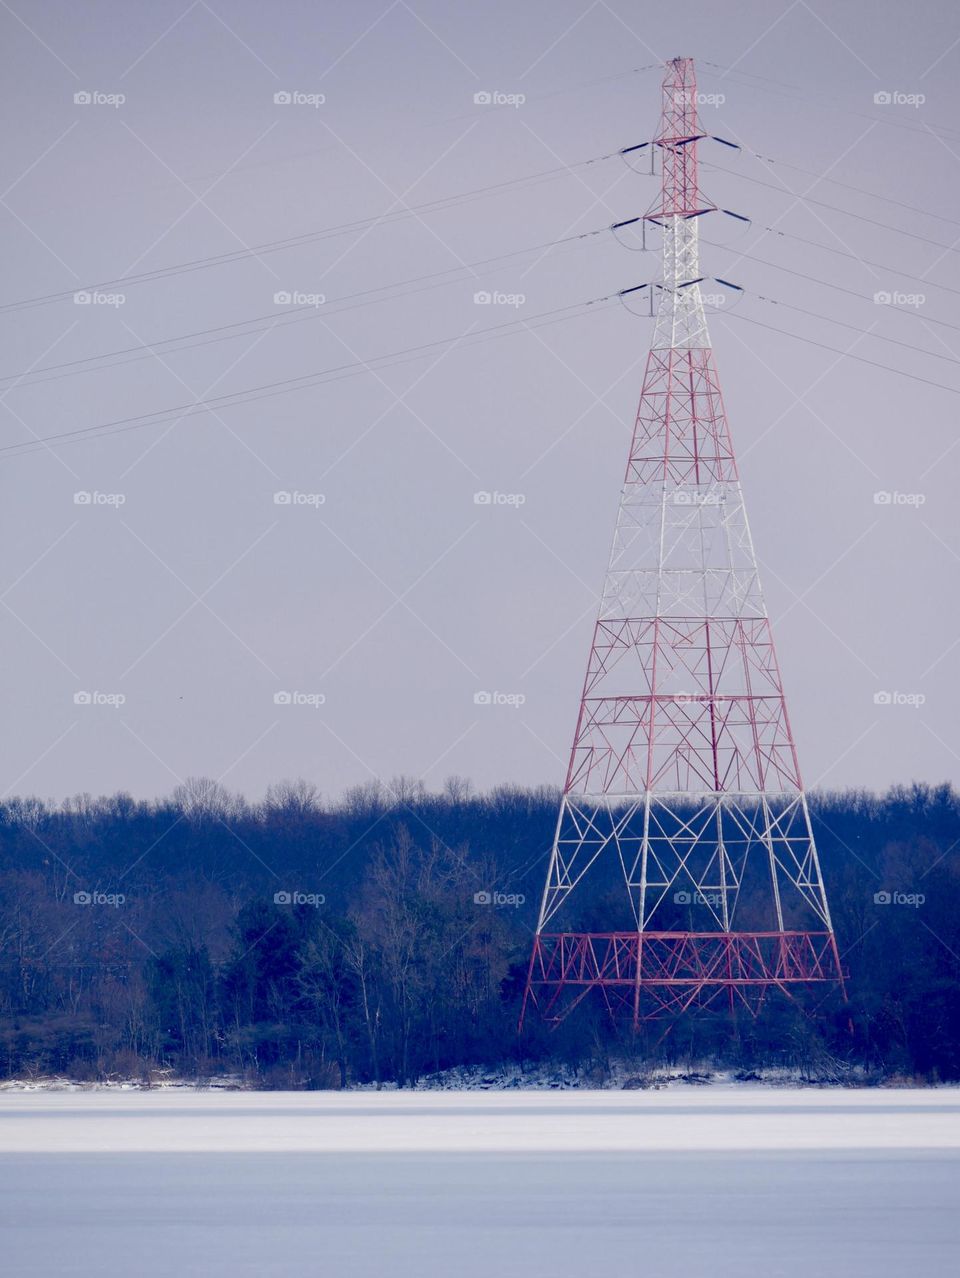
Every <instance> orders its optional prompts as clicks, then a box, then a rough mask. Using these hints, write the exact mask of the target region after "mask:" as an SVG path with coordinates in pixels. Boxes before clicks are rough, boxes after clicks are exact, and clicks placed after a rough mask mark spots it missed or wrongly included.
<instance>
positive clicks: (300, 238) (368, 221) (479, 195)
mask: <svg viewBox="0 0 960 1278" xmlns="http://www.w3.org/2000/svg"><path fill="white" fill-rule="evenodd" d="M616 154H617V152H615V151H613V152H610V153H609V154H607V155H597V156H593V157H591V158H590V159H587V160H577V161H575V162H574V163H572V164H562V165H558V166H557V167H556V168H552V169H543V170H541V171H540V172H539V173H530V174H527V175H526V176H524V177H519V178H509V179H508V180H506V181H504V182H493V183H491V184H489V185H487V186H479V187H474V188H473V189H472V190H469V191H462V192H460V193H459V194H458V195H446V196H443V197H441V198H439V199H436V200H428V201H427V202H426V203H424V204H415V205H412V206H410V207H409V208H403V209H397V210H395V211H387V212H385V213H380V214H377V215H376V216H375V217H366V218H359V219H357V220H356V221H354V222H343V223H340V224H339V225H337V226H331V227H325V228H323V229H322V230H318V231H307V232H305V233H304V234H302V235H292V236H287V237H286V238H285V239H280V240H270V241H268V242H266V243H264V244H254V245H252V246H251V247H249V248H245V249H235V250H233V251H232V252H230V253H218V254H214V255H212V256H210V257H200V258H194V259H193V260H192V261H188V262H178V263H175V264H174V265H172V266H163V267H158V268H157V269H156V270H154V271H144V272H141V273H140V274H138V275H121V276H118V277H117V278H115V279H109V280H100V281H98V282H97V283H95V284H85V285H82V286H80V287H78V288H71V289H64V290H62V291H61V292H58V293H44V294H41V295H40V296H38V297H27V298H22V299H20V300H19V301H16V302H6V303H2V304H0V314H6V313H9V312H13V311H20V310H29V309H32V308H33V307H37V306H48V305H50V304H51V303H53V302H64V301H70V300H72V299H73V298H74V297H75V296H76V295H77V294H78V293H92V292H98V291H101V290H105V289H116V288H120V287H121V286H122V287H127V288H129V287H130V286H132V285H135V284H144V283H150V282H151V281H153V280H157V279H166V278H167V277H168V276H172V275H186V274H190V273H192V272H193V271H200V270H206V269H208V268H209V267H212V266H221V265H228V264H230V263H232V262H237V261H244V260H247V259H249V258H252V257H264V256H266V255H267V254H268V253H278V252H281V251H282V250H284V249H288V248H295V247H299V246H300V245H303V244H312V243H315V242H317V241H318V240H326V239H334V238H336V237H337V236H341V235H352V234H358V233H359V232H361V231H363V230H366V229H368V228H369V229H372V228H373V227H376V226H381V225H392V224H393V223H394V222H397V221H403V220H404V219H406V218H410V217H419V216H421V215H422V214H424V213H438V212H443V211H444V209H447V208H456V207H458V206H459V205H461V204H467V203H471V202H472V201H474V200H479V199H484V198H485V197H486V196H488V195H490V194H493V193H496V192H499V191H502V190H505V189H506V188H508V187H512V186H519V185H521V184H522V183H530V184H531V185H536V184H539V183H540V182H545V181H553V180H555V179H556V178H557V177H559V176H562V175H563V174H567V173H571V172H573V170H575V169H580V168H585V167H587V166H588V165H591V164H599V163H601V162H602V161H603V160H610V159H612V158H613V157H614V156H615V155H616Z"/></svg>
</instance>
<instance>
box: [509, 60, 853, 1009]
mask: <svg viewBox="0 0 960 1278" xmlns="http://www.w3.org/2000/svg"><path fill="white" fill-rule="evenodd" d="M703 136H704V135H703V134H701V132H700V126H699V121H698V116H697V91H696V79H695V74H694V67H693V61H692V59H690V58H675V59H674V60H673V61H671V62H669V63H668V64H667V66H666V74H665V77H664V80H663V113H662V117H661V121H660V127H659V130H658V134H657V137H656V138H655V139H654V140H653V143H652V147H651V149H652V150H653V152H654V153H655V154H656V153H658V154H659V156H660V159H661V164H662V184H661V196H660V200H659V204H658V207H656V208H655V209H654V210H653V211H652V212H650V213H648V214H646V215H645V219H644V220H645V221H646V222H647V223H649V224H651V225H655V226H658V227H659V228H660V232H661V234H662V239H663V282H662V286H661V289H660V300H659V305H658V308H657V314H656V324H655V328H654V333H653V342H652V346H651V350H650V353H649V356H648V358H647V366H646V372H645V374H644V380H643V391H642V394H641V398H640V408H639V411H638V413H637V420H636V426H635V429H634V433H633V440H632V444H631V448H630V456H629V460H628V462H627V469H626V476H625V479H624V483H623V489H622V492H621V496H620V510H619V514H618V517H617V525H616V531H615V534H614V538H613V549H612V552H611V555H610V563H609V567H608V570H607V576H606V581H605V584H604V589H603V596H602V600H601V604H600V612H599V617H598V619H597V622H596V627H595V630H594V635H593V643H592V646H591V650H590V659H589V663H588V665H587V674H586V679H585V681H584V685H583V693H582V696H581V700H580V713H579V717H578V720H577V727H576V732H575V735H574V741H573V748H572V750H571V754H570V766H569V769H568V771H567V777H566V783H565V785H564V789H563V796H562V800H561V804H560V813H559V817H558V820H557V827H556V834H555V837H554V843H553V849H552V852H551V856H550V864H549V869H548V871H547V880H546V885H545V887H544V892H543V898H542V903H541V908H540V915H539V922H538V925H537V932H536V937H535V940H534V944H533V953H532V955H531V958H530V966H529V972H528V977H527V984H526V991H525V994H524V1000H523V1012H522V1014H521V1025H522V1024H523V1018H524V1017H525V1016H527V1015H529V1014H530V1013H531V1012H532V1010H533V1009H536V1010H537V1011H538V1012H539V1013H540V1014H541V1015H542V1016H543V1017H544V1018H546V1019H547V1020H550V1021H557V1020H560V1019H561V1018H562V1017H563V1016H565V1015H566V1014H568V1013H569V1012H570V1011H571V1010H572V1008H573V1007H575V1006H576V1005H577V1004H578V1003H579V1002H581V1000H582V999H584V998H585V997H586V996H587V995H588V994H589V993H590V991H591V990H596V991H599V992H600V994H601V995H602V997H603V999H604V1000H605V1002H606V1005H607V1008H608V1009H609V1010H610V1011H611V1012H612V1013H622V1012H624V1011H626V1012H628V1013H629V1014H630V1016H631V1017H632V1019H633V1023H634V1025H636V1024H638V1023H639V1022H640V1021H641V1020H645V1019H651V1018H654V1017H657V1016H665V1015H672V1014H677V1013H680V1012H682V1011H685V1010H686V1009H688V1008H692V1007H704V1006H709V1005H711V1004H718V1005H719V1006H721V1007H722V1006H724V1005H725V1004H729V1006H730V1007H735V1006H737V1005H738V1004H741V1003H742V1004H745V1005H746V1006H747V1007H748V1008H749V1009H750V1011H751V1012H754V1013H755V1012H756V1011H757V1010H758V1008H759V1006H760V1004H761V1003H762V1001H763V998H764V996H765V994H766V993H767V992H768V991H769V990H771V989H772V988H778V989H780V990H782V991H784V992H786V993H790V992H791V990H792V989H794V988H796V987H798V986H807V985H813V984H816V983H823V984H830V983H832V984H834V985H837V986H839V988H840V989H841V991H842V989H843V975H842V971H841V967H840V958H839V954H838V952H837V945H836V940H835V937H834V932H833V925H832V923H831V920H830V910H829V907H828V905H827V897H826V893H825V891H824V886H823V879H822V877H821V873H820V863H819V860H818V858H817V850H816V845H815V843H814V838H813V831H812V828H811V824H810V815H809V811H808V808H807V801H806V797H805V795H804V791H803V785H802V782H801V778H800V771H799V767H798V765H797V755H796V750H795V747H794V742H793V735H792V733H791V730H790V722H789V719H788V718H787V708H786V703H785V700H784V694H783V687H782V684H781V679H780V671H779V668H778V666H777V659H776V654H775V652H774V646H773V637H772V635H771V631H770V623H769V620H768V618H767V612H766V608H765V606H764V602H763V597H762V594H761V591H760V581H759V577H758V573H757V562H756V557H755V555H754V551H753V543H752V541H751V538H750V529H749V525H748V523H747V516H746V511H745V509H744V504H743V497H742V494H741V490H740V482H739V478H738V474H737V466H736V461H735V458H734V454H733V448H732V445H731V442H730V434H729V431H728V428H727V419H726V415H725V412H724V407H723V400H722V398H721V394H720V384H719V382H718V380H717V373H716V369H715V366H714V359H713V351H712V349H711V346H710V338H709V335H708V332H707V323H706V317H705V314H704V308H703V301H702V298H701V292H700V280H701V278H702V277H701V276H700V266H699V254H698V226H699V219H700V216H701V215H702V214H704V213H707V212H712V211H715V210H714V206H712V205H711V204H709V203H708V202H706V201H705V200H704V199H703V197H702V196H701V194H700V190H699V187H698V182H697V146H698V142H699V141H700V140H701V139H702V138H703ZM588 875H589V877H590V881H591V883H592V884H593V887H594V891H593V892H592V893H585V892H583V891H581V892H580V894H579V896H578V889H580V888H581V885H582V884H583V883H584V880H585V879H586V878H587V876H588ZM598 920H599V921H600V922H601V925H602V929H603V930H597V928H596V924H597V922H598Z"/></svg>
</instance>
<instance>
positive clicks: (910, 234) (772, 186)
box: [701, 163, 960, 253]
mask: <svg viewBox="0 0 960 1278" xmlns="http://www.w3.org/2000/svg"><path fill="white" fill-rule="evenodd" d="M701 167H702V168H706V169H713V170H715V171H716V172H718V173H729V174H731V175H732V176H733V177H736V178H740V179H741V180H742V181H744V182H752V183H753V184H754V186H765V187H767V189H768V190H771V191H777V192H779V194H780V195H789V196H793V197H794V198H796V199H797V200H799V201H800V202H801V203H803V204H815V205H816V206H817V208H821V209H829V210H830V212H831V213H842V214H843V215H844V216H845V217H852V218H856V219H857V220H858V221H860V222H867V223H868V224H869V225H870V226H878V227H880V228H881V229H882V230H884V231H893V232H894V233H895V234H896V235H905V236H906V237H907V239H911V240H919V241H920V242H921V243H922V244H931V245H933V247H934V248H938V249H943V250H944V252H946V253H960V248H957V247H955V246H954V245H953V244H944V243H943V242H942V241H941V240H932V239H930V237H929V236H927V235H918V234H917V233H916V232H915V231H905V230H904V229H903V228H902V227H900V226H891V225H890V223H889V222H881V221H879V220H878V219H877V218H873V217H867V216H866V215H865V214H863V213H853V212H851V211H850V209H844V208H841V207H840V206H839V205H838V204H828V203H827V202H826V201H825V200H815V199H813V197H812V196H809V195H798V194H797V193H796V192H795V191H791V190H790V189H789V187H784V186H777V184H776V183H775V182H764V181H763V180H762V178H755V177H748V176H747V175H746V174H745V173H737V172H736V171H735V170H734V169H727V168H724V166H723V165H722V164H707V163H703V164H701Z"/></svg>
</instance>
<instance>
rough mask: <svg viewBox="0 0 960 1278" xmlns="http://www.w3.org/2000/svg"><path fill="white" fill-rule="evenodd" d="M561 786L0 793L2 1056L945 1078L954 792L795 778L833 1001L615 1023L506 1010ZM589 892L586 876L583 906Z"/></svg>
mask: <svg viewBox="0 0 960 1278" xmlns="http://www.w3.org/2000/svg"><path fill="white" fill-rule="evenodd" d="M558 799H559V796H558V793H557V792H556V791H554V790H551V789H548V788H540V789H521V788H517V787H510V786H501V787H499V788H496V789H494V790H492V791H490V792H489V793H483V794H476V793H474V792H473V791H472V789H471V786H470V784H469V783H468V782H467V781H465V780H464V779H462V778H458V777H451V778H449V779H448V780H447V781H446V782H445V784H444V785H443V787H442V790H441V791H440V792H430V791H428V790H427V789H426V788H425V787H424V786H423V784H422V783H420V782H418V781H415V780H411V779H409V778H406V777H398V778H395V779H394V780H393V781H391V782H390V783H389V784H383V783H379V782H372V783H370V784H368V785H365V786H361V787H358V788H356V789H354V790H351V791H350V792H348V793H347V794H345V795H344V796H343V797H342V798H339V799H337V800H335V801H326V800H325V799H324V798H323V797H322V796H321V794H320V793H319V792H318V790H317V789H316V787H315V786H314V785H312V784H310V783H308V782H305V781H297V782H286V783H282V784H279V785H275V786H273V787H272V788H271V789H270V790H269V791H268V792H267V795H266V797H265V799H264V800H263V801H262V802H259V803H255V804H252V803H249V802H247V801H245V800H244V799H243V798H241V797H239V796H237V795H235V794H232V793H230V792H228V791H227V790H225V789H224V788H223V787H222V786H220V785H219V784H217V783H216V782H212V781H209V780H204V779H194V780H190V781H188V782H187V783H186V784H185V785H182V786H180V787H178V788H177V789H176V790H175V791H174V792H173V794H171V795H170V796H169V797H168V798H164V799H162V800H159V801H154V802H144V801H139V800H134V799H133V798H131V797H130V796H128V795H125V794H117V795H114V796H112V797H108V798H92V797H90V796H88V795H83V796H78V797H75V798H73V799H70V800H68V801H65V802H63V803H58V804H54V803H49V802H45V801H42V800H39V799H36V798H21V799H12V800H8V801H6V802H4V803H3V804H0V1077H6V1078H18V1079H26V1078H34V1079H41V1078H47V1077H51V1076H58V1077H67V1078H71V1079H75V1080H78V1081H93V1080H103V1079H110V1078H114V1079H140V1080H142V1081H144V1082H149V1081H151V1080H155V1079H157V1078H158V1077H161V1076H163V1077H170V1076H174V1077H182V1078H189V1079H196V1080H198V1081H200V1082H203V1081H210V1080H214V1079H217V1078H233V1079H239V1080H242V1081H243V1082H244V1083H246V1084H247V1085H249V1086H254V1087H265V1088H340V1087H347V1086H353V1085H357V1084H370V1085H398V1086H410V1085H413V1084H415V1083H416V1082H418V1080H422V1079H424V1078H426V1077H428V1076H430V1075H433V1074H436V1073H438V1072H439V1071H443V1070H446V1069H450V1068H451V1067H454V1066H468V1067H477V1068H479V1069H482V1070H491V1071H495V1070H496V1069H498V1068H500V1067H503V1066H505V1065H511V1066H517V1065H519V1066H520V1067H522V1068H527V1067H530V1068H533V1067H535V1066H537V1065H542V1064H543V1063H552V1064H556V1065H558V1066H562V1067H563V1068H565V1069H568V1070H573V1071H576V1072H577V1074H578V1075H579V1076H581V1077H583V1078H585V1079H590V1080H592V1081H594V1082H602V1081H603V1080H604V1078H605V1077H606V1076H607V1075H608V1073H609V1070H610V1065H611V1062H612V1061H615V1060H619V1061H623V1060H626V1061H628V1062H631V1063H632V1064H633V1066H634V1067H635V1069H636V1071H637V1073H638V1075H641V1076H642V1074H643V1072H644V1070H649V1069H652V1068H653V1067H655V1066H657V1065H658V1064H669V1063H679V1064H684V1063H686V1064H691V1063H694V1064H695V1063H702V1062H705V1061H706V1062H710V1063H713V1064H715V1065H716V1066H717V1067H723V1068H731V1069H734V1070H741V1071H745V1072H750V1071H752V1070H757V1069H761V1068H776V1067H783V1068H786V1069H792V1070H800V1071H802V1072H803V1075H804V1076H805V1077H809V1078H810V1079H811V1080H815V1081H816V1080H820V1081H843V1080H844V1079H847V1078H856V1079H857V1080H858V1081H868V1082H869V1081H873V1082H878V1083H880V1082H884V1081H889V1080H904V1079H909V1080H912V1081H913V1082H915V1083H925V1082H926V1083H933V1082H936V1081H939V1080H957V1079H960V911H958V909H957V900H958V887H960V882H958V876H960V852H958V845H960V796H958V795H957V794H956V793H955V792H954V791H953V790H952V789H951V788H950V786H948V785H939V786H928V785H920V784H914V785H910V786H902V787H894V788H892V789H891V790H889V791H888V792H887V793H886V794H883V795H876V794H872V793H868V792H862V791H856V792H854V791H846V792H835V793H819V794H815V795H813V796H811V812H812V817H813V822H814V830H815V834H816V837H817V842H818V847H819V850H820V857H821V862H822V866H823V874H824V879H825V883H826V887H827V892H828V895H829V898H830V903H831V908H832V913H833V918H834V925H835V928H836V931H837V936H838V942H839V947H840V951H841V955H842V960H843V964H844V966H845V968H846V969H847V970H848V972H849V982H848V1002H847V1003H846V1004H843V1003H841V1001H840V1000H839V997H836V998H833V999H832V1001H831V1000H828V1002H826V1003H822V1004H821V1005H820V1006H819V1007H817V1008H816V1010H815V1011H814V1010H812V1009H811V1008H809V1007H804V1006H803V1005H802V1002H798V1003H791V1002H789V1001H788V1000H785V999H781V998H776V999H774V1000H771V1001H769V1002H768V1003H767V1005H766V1006H765V1008H764V1010H763V1012H762V1013H761V1015H760V1016H759V1017H758V1018H757V1019H755V1020H754V1019H753V1018H751V1017H749V1016H739V1017H735V1018H731V1017H730V1016H729V1015H703V1014H700V1015H695V1014H689V1015H687V1016H686V1017H684V1018H681V1019H680V1020H679V1021H678V1022H677V1023H675V1024H673V1025H672V1026H670V1028H669V1032H667V1033H664V1027H663V1026H656V1027H649V1028H644V1029H643V1030H641V1031H640V1032H639V1033H634V1032H633V1031H632V1030H630V1029H629V1028H628V1027H626V1026H623V1025H620V1024H618V1023H611V1022H610V1020H609V1018H608V1017H607V1016H606V1014H605V1013H604V1012H603V1011H602V1009H600V1008H598V1007H596V1006H594V1005H592V1004H590V1005H584V1006H583V1007H582V1008H580V1009H579V1010H578V1012H577V1013H576V1014H575V1015H574V1016H572V1017H571V1018H570V1019H569V1020H567V1021H565V1022H564V1023H563V1024H562V1025H561V1026H560V1027H558V1028H556V1029H551V1028H549V1027H547V1026H544V1025H541V1024H538V1023H534V1024H532V1025H528V1027H527V1028H526V1029H525V1031H524V1034H523V1035H522V1037H519V1036H518V1034H517V1017H518V1010H519V1003H520V996H521V993H522V988H523V981H524V976H525V972H526V965H527V961H528V957H529V953H530V943H531V937H532V934H533V929H534V926H535V919H536V910H537V905H538V902H539V894H540V892H541V889H542V884H543V875H544V870H545V857H546V854H547V852H548V851H549V848H550V843H551V838H552V835H553V830H554V824H555V821H556V812H557V803H558ZM597 904H598V902H596V901H595V902H593V903H591V902H589V901H588V902H587V908H588V909H589V908H592V906H596V905H597Z"/></svg>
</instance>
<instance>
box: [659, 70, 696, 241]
mask: <svg viewBox="0 0 960 1278" xmlns="http://www.w3.org/2000/svg"><path fill="white" fill-rule="evenodd" d="M702 136H703V134H702V133H701V132H700V121H699V118H698V116H697V75H696V71H695V70H694V66H693V58H673V59H672V60H671V61H670V62H668V63H667V65H666V68H665V70H664V77H663V110H662V113H661V116H660V127H659V128H658V130H657V136H656V138H655V139H654V142H655V145H656V146H657V147H658V148H659V150H660V156H661V162H662V167H663V182H662V200H661V205H660V208H659V209H658V210H657V213H658V214H659V216H661V217H690V216H692V215H694V214H696V213H700V212H702V210H703V201H702V200H701V198H700V191H699V188H698V186H697V143H698V141H699V140H700V138H701V137H702Z"/></svg>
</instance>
